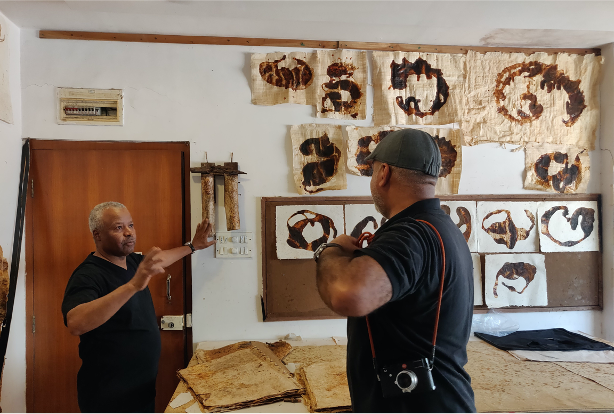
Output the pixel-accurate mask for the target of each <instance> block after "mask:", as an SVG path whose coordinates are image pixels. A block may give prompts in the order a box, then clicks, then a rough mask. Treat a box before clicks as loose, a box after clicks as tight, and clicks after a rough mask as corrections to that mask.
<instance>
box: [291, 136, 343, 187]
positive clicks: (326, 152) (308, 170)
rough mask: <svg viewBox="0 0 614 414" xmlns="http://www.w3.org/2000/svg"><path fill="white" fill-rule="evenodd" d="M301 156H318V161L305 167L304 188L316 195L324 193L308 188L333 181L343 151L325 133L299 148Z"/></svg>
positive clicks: (308, 140) (303, 171)
mask: <svg viewBox="0 0 614 414" xmlns="http://www.w3.org/2000/svg"><path fill="white" fill-rule="evenodd" d="M299 151H300V152H301V154H303V155H306V156H309V155H314V153H315V155H316V156H317V158H318V159H317V161H313V162H308V163H307V164H305V165H304V166H303V170H302V174H303V182H302V185H303V188H304V189H305V191H307V192H308V193H311V194H314V193H317V192H319V191H323V190H324V189H322V188H316V189H315V190H311V191H310V190H307V187H317V186H320V185H322V184H325V183H327V182H329V181H330V180H332V178H333V177H334V176H335V174H337V170H338V167H339V160H340V159H341V150H340V149H339V148H338V147H337V146H336V145H335V144H334V143H332V142H330V139H329V138H328V134H326V133H324V135H322V136H321V137H318V138H309V139H306V140H305V141H303V143H302V144H301V145H300V146H299Z"/></svg>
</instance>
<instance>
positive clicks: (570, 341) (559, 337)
mask: <svg viewBox="0 0 614 414" xmlns="http://www.w3.org/2000/svg"><path fill="white" fill-rule="evenodd" d="M474 335H475V336H477V337H478V338H480V339H483V340H484V341H486V342H488V343H489V344H491V345H492V346H495V347H497V348H499V349H501V350H503V351H614V347H611V346H610V345H608V344H604V343H603V342H599V341H595V340H593V339H590V338H587V337H586V336H584V335H580V334H577V333H574V332H569V331H568V330H567V329H563V328H553V329H537V330H533V331H516V332H514V333H511V334H509V335H506V336H501V337H498V336H493V335H488V334H485V333H478V332H475V333H474Z"/></svg>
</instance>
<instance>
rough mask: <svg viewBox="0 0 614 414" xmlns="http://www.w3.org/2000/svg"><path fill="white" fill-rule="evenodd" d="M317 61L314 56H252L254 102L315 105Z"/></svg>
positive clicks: (307, 54)
mask: <svg viewBox="0 0 614 414" xmlns="http://www.w3.org/2000/svg"><path fill="white" fill-rule="evenodd" d="M316 61H317V56H316V54H315V53H305V52H289V53H283V52H275V53H254V54H252V57H251V72H252V103H253V104H254V105H278V104H283V103H295V104H302V105H315V92H314V90H315V88H319V87H320V86H319V85H317V84H316V83H315V82H314V80H315V67H316Z"/></svg>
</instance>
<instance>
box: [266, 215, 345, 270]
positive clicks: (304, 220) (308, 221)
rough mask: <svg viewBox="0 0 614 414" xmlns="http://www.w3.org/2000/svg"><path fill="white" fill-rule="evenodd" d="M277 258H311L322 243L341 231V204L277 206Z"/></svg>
mask: <svg viewBox="0 0 614 414" xmlns="http://www.w3.org/2000/svg"><path fill="white" fill-rule="evenodd" d="M275 217H276V223H275V233H276V245H277V258H278V259H313V252H314V251H315V250H316V249H317V248H318V247H319V246H320V245H321V244H322V243H326V242H330V241H331V240H332V239H334V238H335V237H337V236H338V235H340V234H343V233H344V222H343V206H342V205H318V206H315V205H296V206H277V207H276V209H275Z"/></svg>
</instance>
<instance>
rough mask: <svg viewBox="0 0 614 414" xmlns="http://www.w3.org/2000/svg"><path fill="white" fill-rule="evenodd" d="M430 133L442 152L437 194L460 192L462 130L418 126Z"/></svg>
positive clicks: (436, 187)
mask: <svg viewBox="0 0 614 414" xmlns="http://www.w3.org/2000/svg"><path fill="white" fill-rule="evenodd" d="M418 129H420V130H422V131H424V132H427V133H429V134H430V135H431V136H432V137H433V139H434V140H435V142H436V143H437V146H438V147H439V152H440V153H441V170H440V172H439V179H438V180H437V185H436V186H435V194H436V195H447V194H458V186H459V184H460V178H461V172H462V170H463V146H462V143H461V136H462V133H461V130H460V129H448V128H418Z"/></svg>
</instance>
